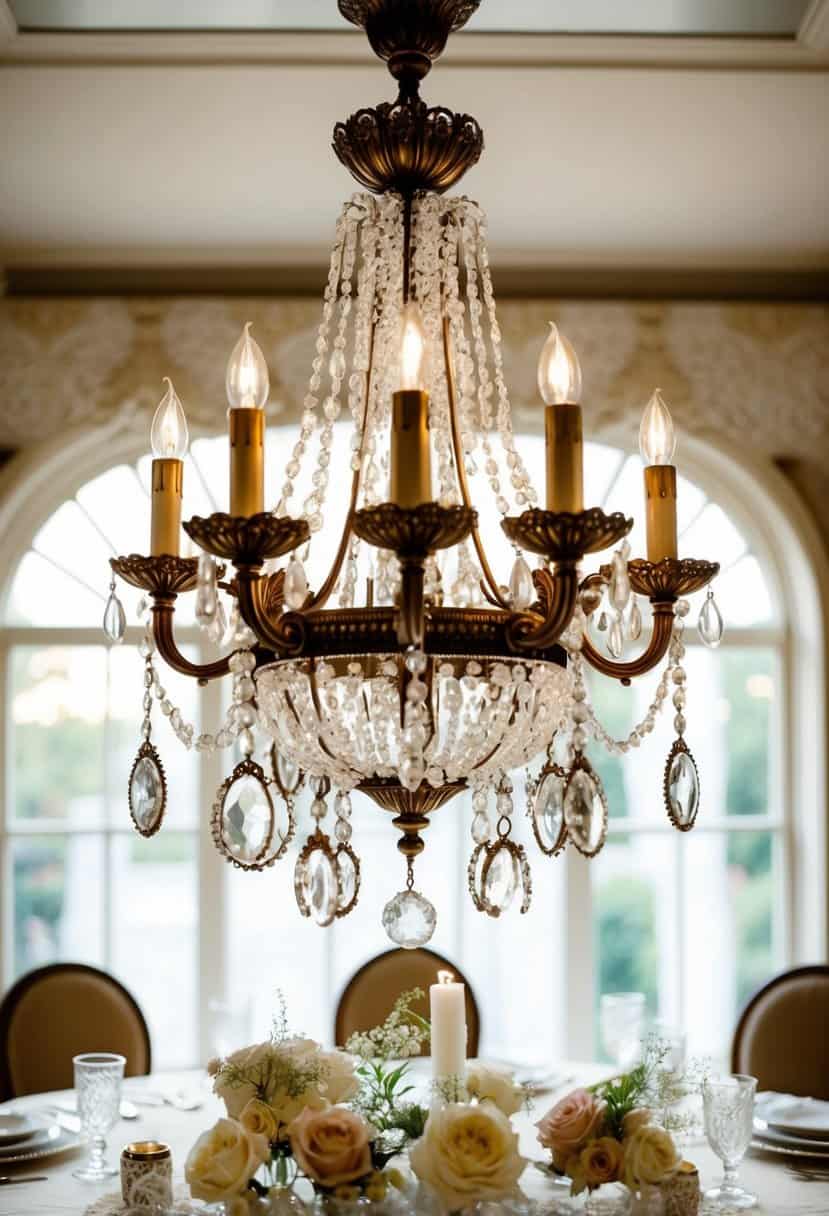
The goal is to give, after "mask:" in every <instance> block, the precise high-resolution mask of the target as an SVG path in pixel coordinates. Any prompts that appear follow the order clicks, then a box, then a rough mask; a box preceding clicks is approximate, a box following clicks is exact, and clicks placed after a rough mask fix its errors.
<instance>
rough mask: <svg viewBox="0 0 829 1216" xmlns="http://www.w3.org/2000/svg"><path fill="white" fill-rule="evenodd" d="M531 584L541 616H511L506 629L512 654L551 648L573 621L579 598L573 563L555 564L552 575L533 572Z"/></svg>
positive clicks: (534, 613) (526, 614)
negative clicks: (532, 583) (534, 589)
mask: <svg viewBox="0 0 829 1216" xmlns="http://www.w3.org/2000/svg"><path fill="white" fill-rule="evenodd" d="M533 582H534V583H535V586H536V589H537V591H538V593H539V599H540V602H541V608H542V611H543V613H544V615H543V617H541V618H539V615H538V613H537V612H521V613H515V614H514V615H513V616H512V619H511V620H510V624H509V626H508V628H507V640H508V642H509V645H510V647H511V649H513V650H546V649H547V647H549V646H554V645H555V643H556V642H557V641H558V640H559V638H560V637H561V635H562V633H564V631H565V629H566V628H567V626H568V625H569V624H570V621H571V620H572V618H573V612H574V611H575V607H576V601H577V600H578V594H579V575H578V567H577V565H576V563H575V562H558V563H557V565H556V569H555V573H553V574H550V572H549V570H536V571H535V573H534V575H533Z"/></svg>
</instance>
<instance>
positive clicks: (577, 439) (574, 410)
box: [544, 402, 584, 512]
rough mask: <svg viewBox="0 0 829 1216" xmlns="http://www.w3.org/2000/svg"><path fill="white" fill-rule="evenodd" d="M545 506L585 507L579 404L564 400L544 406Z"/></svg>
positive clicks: (558, 508)
mask: <svg viewBox="0 0 829 1216" xmlns="http://www.w3.org/2000/svg"><path fill="white" fill-rule="evenodd" d="M544 439H545V452H546V457H547V510H548V511H572V512H579V511H583V510H584V449H583V441H582V428H581V406H580V405H572V404H569V403H567V402H565V403H563V404H561V405H548V406H547V407H546V408H545V410H544Z"/></svg>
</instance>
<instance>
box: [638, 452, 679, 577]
mask: <svg viewBox="0 0 829 1216" xmlns="http://www.w3.org/2000/svg"><path fill="white" fill-rule="evenodd" d="M645 510H646V525H647V536H648V561H651V562H660V561H662V558H663V557H676V555H677V549H676V469H675V468H674V466H673V465H672V464H653V465H649V466H648V467H647V468H646V469H645Z"/></svg>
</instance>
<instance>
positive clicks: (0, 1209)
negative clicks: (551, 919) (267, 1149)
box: [0, 1064, 829, 1216]
mask: <svg viewBox="0 0 829 1216" xmlns="http://www.w3.org/2000/svg"><path fill="white" fill-rule="evenodd" d="M561 1072H562V1074H563V1075H564V1076H567V1077H571V1078H575V1079H574V1080H570V1081H568V1083H567V1084H566V1085H565V1086H564V1089H563V1090H562V1092H565V1091H566V1090H569V1089H572V1088H574V1086H575V1085H576V1084H577V1083H583V1084H591V1083H593V1082H595V1081H596V1080H598V1079H600V1077H601V1076H602V1075H604V1074H603V1070H602V1069H601V1068H600V1067H599V1066H597V1065H595V1064H592V1065H591V1064H564V1065H562V1066H561ZM178 1088H184V1089H186V1090H187V1091H189V1092H192V1091H193V1090H194V1089H196V1090H198V1092H199V1093H202V1094H203V1095H204V1106H203V1107H202V1108H201V1109H199V1110H196V1111H180V1110H175V1109H174V1108H173V1107H171V1106H163V1107H146V1106H142V1107H141V1108H140V1111H141V1115H140V1118H139V1119H136V1120H132V1121H129V1122H127V1121H125V1120H122V1121H121V1122H120V1123H118V1124H117V1125H116V1126H115V1128H114V1129H113V1131H112V1132H111V1134H110V1137H109V1146H110V1147H109V1156H110V1158H111V1160H112V1161H113V1162H116V1163H117V1160H118V1156H119V1154H120V1151H121V1148H122V1146H123V1145H124V1144H126V1143H128V1142H129V1141H130V1140H144V1139H157V1140H163V1141H165V1142H166V1143H167V1144H169V1145H170V1146H171V1148H172V1150H173V1168H174V1180H175V1181H176V1182H177V1183H180V1182H181V1181H182V1171H183V1167H184V1159H185V1157H186V1155H187V1153H188V1151H189V1149H190V1146H191V1145H192V1143H193V1141H194V1140H195V1139H196V1137H197V1136H198V1135H199V1134H200V1132H202V1131H203V1130H204V1129H205V1128H206V1127H209V1126H210V1125H211V1124H212V1123H213V1122H214V1121H215V1119H217V1118H218V1117H219V1115H220V1114H221V1113H222V1109H223V1108H222V1107H221V1104H220V1103H219V1102H218V1101H217V1100H216V1099H215V1098H214V1097H213V1095H212V1094H211V1093H210V1090H209V1087H208V1082H207V1080H206V1078H205V1076H204V1074H203V1073H192V1072H191V1073H176V1074H166V1075H157V1076H153V1077H141V1078H134V1079H132V1080H128V1081H126V1082H125V1083H124V1096H125V1097H129V1096H130V1095H131V1094H132V1095H135V1094H137V1093H138V1092H139V1091H140V1090H141V1089H144V1090H148V1091H152V1092H155V1093H158V1092H160V1091H164V1092H170V1091H173V1090H175V1089H178ZM556 1096H560V1095H556V1094H555V1093H553V1094H544V1095H542V1096H539V1098H538V1101H537V1108H538V1109H537V1110H536V1111H535V1112H534V1113H531V1114H528V1115H527V1114H525V1115H521V1116H517V1117H516V1123H520V1131H521V1149H522V1152H523V1153H524V1154H525V1156H527V1157H529V1158H531V1159H535V1160H540V1159H541V1157H542V1155H543V1154H542V1152H541V1150H540V1148H539V1145H538V1143H537V1142H536V1139H535V1131H534V1128H533V1126H532V1124H533V1121H534V1119H537V1118H539V1117H540V1115H541V1114H543V1113H544V1111H545V1110H546V1109H547V1108H548V1107H549V1106H550V1105H551V1103H552V1102H553V1101H554V1100H555V1098H556ZM67 1097H71V1095H67V1094H51V1095H32V1096H29V1097H26V1098H19V1099H17V1100H15V1101H14V1102H10V1103H7V1104H6V1105H5V1106H2V1107H0V1109H3V1110H8V1109H15V1110H28V1111H38V1110H43V1109H44V1107H46V1106H47V1105H48V1103H49V1102H50V1101H55V1100H60V1099H63V1100H65V1099H66V1098H67ZM80 1156H81V1154H80V1153H79V1152H77V1151H75V1152H72V1153H67V1154H64V1155H63V1157H60V1158H54V1159H52V1158H50V1159H48V1160H46V1161H40V1162H38V1161H34V1162H29V1163H28V1164H27V1165H25V1166H23V1165H21V1166H17V1167H13V1166H9V1167H6V1166H5V1165H3V1164H2V1162H0V1174H6V1173H8V1174H11V1173H20V1174H46V1175H47V1181H45V1182H33V1183H27V1184H25V1185H23V1186H8V1187H0V1213H2V1216H59V1214H60V1213H66V1214H67V1216H69V1214H71V1216H82V1214H83V1213H84V1212H85V1211H86V1209H87V1208H88V1207H89V1206H90V1205H91V1204H92V1203H94V1202H95V1200H96V1199H98V1198H99V1197H100V1196H101V1195H104V1194H106V1193H107V1192H110V1191H113V1190H117V1189H118V1185H119V1184H118V1181H117V1179H110V1180H108V1181H107V1182H104V1183H96V1184H93V1183H84V1182H78V1181H77V1180H76V1179H75V1178H73V1177H72V1170H73V1169H75V1168H77V1163H78V1160H79V1157H80ZM685 1156H686V1157H687V1158H688V1159H689V1160H692V1161H694V1163H695V1164H696V1165H697V1167H698V1168H699V1172H700V1178H701V1180H702V1185H703V1187H707V1186H711V1185H713V1184H714V1183H715V1182H716V1181H718V1180H719V1178H720V1177H721V1176H722V1166H721V1165H720V1163H719V1161H718V1160H717V1159H716V1157H715V1156H714V1154H713V1153H712V1152H711V1151H710V1149H709V1148H708V1147H707V1146H706V1145H698V1146H697V1145H695V1146H694V1147H693V1148H688V1149H686V1150H685ZM740 1178H741V1181H742V1182H743V1183H744V1185H745V1186H747V1187H748V1188H749V1189H750V1190H752V1191H754V1192H756V1194H758V1195H759V1196H760V1200H761V1206H760V1207H759V1208H757V1209H755V1211H757V1212H758V1213H763V1214H768V1216H829V1162H825V1163H823V1165H821V1163H820V1162H810V1161H805V1160H804V1161H801V1160H799V1159H796V1158H791V1159H788V1158H783V1157H777V1156H772V1155H771V1154H768V1153H762V1154H761V1153H757V1152H755V1151H754V1150H751V1151H750V1152H749V1155H748V1156H747V1157H746V1158H745V1160H744V1162H743V1164H742V1166H741V1168H740ZM521 1184H522V1187H523V1188H524V1190H525V1191H526V1192H527V1194H528V1195H531V1196H532V1197H534V1198H536V1199H543V1198H544V1196H545V1194H546V1195H549V1194H550V1193H551V1189H552V1184H551V1183H550V1182H548V1181H547V1180H546V1179H545V1178H544V1177H543V1176H542V1174H541V1173H540V1172H539V1171H538V1170H536V1169H534V1168H533V1167H532V1166H530V1167H528V1169H527V1170H526V1172H525V1175H524V1177H523V1179H522V1183H521ZM557 1189H558V1188H557ZM559 1193H560V1192H559Z"/></svg>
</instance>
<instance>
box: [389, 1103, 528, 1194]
mask: <svg viewBox="0 0 829 1216" xmlns="http://www.w3.org/2000/svg"><path fill="white" fill-rule="evenodd" d="M409 1163H410V1165H411V1167H412V1169H413V1170H414V1172H415V1174H416V1175H417V1177H418V1178H419V1179H420V1180H421V1181H422V1182H425V1183H428V1185H429V1186H431V1187H432V1188H433V1190H435V1191H436V1192H437V1194H438V1196H439V1197H440V1199H441V1201H442V1202H443V1204H444V1205H445V1206H446V1207H447V1208H448V1209H449V1211H455V1210H457V1209H459V1208H467V1207H471V1206H472V1205H473V1204H475V1203H477V1202H480V1201H486V1200H497V1199H505V1198H506V1197H507V1196H508V1195H511V1194H512V1193H513V1192H514V1191H515V1189H516V1187H517V1185H518V1179H519V1178H520V1177H521V1175H522V1174H523V1172H524V1167H525V1165H526V1164H527V1163H526V1161H525V1160H524V1158H523V1157H522V1156H521V1155H520V1153H519V1152H518V1136H517V1135H516V1134H515V1132H514V1131H513V1130H512V1126H511V1124H510V1121H509V1119H508V1118H507V1116H506V1115H505V1114H503V1113H502V1112H501V1111H500V1110H498V1108H497V1106H494V1105H492V1104H491V1103H489V1102H486V1103H483V1104H482V1105H480V1106H469V1105H466V1104H461V1103H451V1104H449V1105H447V1106H444V1107H441V1108H440V1109H437V1110H433V1111H432V1113H431V1114H430V1115H429V1118H428V1119H427V1121H426V1127H425V1129H424V1132H423V1135H422V1136H421V1138H420V1139H419V1140H418V1141H417V1142H416V1144H414V1145H413V1146H412V1148H411V1150H410V1152H409Z"/></svg>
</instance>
